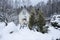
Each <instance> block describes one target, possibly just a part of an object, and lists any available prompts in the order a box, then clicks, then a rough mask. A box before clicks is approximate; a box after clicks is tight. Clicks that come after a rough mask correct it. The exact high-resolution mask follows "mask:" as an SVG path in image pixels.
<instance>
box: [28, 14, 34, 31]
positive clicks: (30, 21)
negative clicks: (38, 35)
mask: <svg viewBox="0 0 60 40" xmlns="http://www.w3.org/2000/svg"><path fill="white" fill-rule="evenodd" d="M33 25H34V13H32V14H31V16H30V18H29V29H30V30H32V28H33Z"/></svg>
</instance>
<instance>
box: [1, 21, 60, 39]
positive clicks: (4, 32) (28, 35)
mask: <svg viewBox="0 0 60 40" xmlns="http://www.w3.org/2000/svg"><path fill="white" fill-rule="evenodd" d="M19 27H20V25H18V26H15V24H14V23H13V22H11V23H9V24H8V26H5V23H3V22H2V23H0V40H56V39H57V38H60V36H59V35H60V30H58V29H55V28H53V27H51V26H50V27H49V31H48V33H45V34H42V33H40V32H36V31H35V32H34V31H32V30H29V29H28V28H27V27H26V28H24V29H19ZM11 31H14V32H13V33H12V34H10V32H11Z"/></svg>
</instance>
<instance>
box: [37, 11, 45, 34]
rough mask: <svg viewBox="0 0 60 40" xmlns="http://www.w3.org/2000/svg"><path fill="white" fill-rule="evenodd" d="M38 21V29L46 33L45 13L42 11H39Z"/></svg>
mask: <svg viewBox="0 0 60 40" xmlns="http://www.w3.org/2000/svg"><path fill="white" fill-rule="evenodd" d="M38 13H39V14H38V22H37V26H38V28H39V29H38V31H40V32H42V33H45V32H46V30H44V29H45V27H44V26H45V20H44V17H43V15H42V14H43V13H42V12H41V11H38Z"/></svg>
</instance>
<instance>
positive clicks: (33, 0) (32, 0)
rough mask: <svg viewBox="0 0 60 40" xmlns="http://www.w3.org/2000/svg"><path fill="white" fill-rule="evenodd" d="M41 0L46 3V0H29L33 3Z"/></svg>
mask: <svg viewBox="0 0 60 40" xmlns="http://www.w3.org/2000/svg"><path fill="white" fill-rule="evenodd" d="M41 1H44V2H45V3H46V2H47V1H48V0H31V2H32V4H33V5H36V4H37V3H38V2H41Z"/></svg>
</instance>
